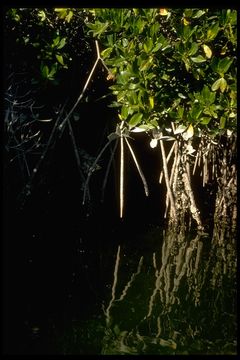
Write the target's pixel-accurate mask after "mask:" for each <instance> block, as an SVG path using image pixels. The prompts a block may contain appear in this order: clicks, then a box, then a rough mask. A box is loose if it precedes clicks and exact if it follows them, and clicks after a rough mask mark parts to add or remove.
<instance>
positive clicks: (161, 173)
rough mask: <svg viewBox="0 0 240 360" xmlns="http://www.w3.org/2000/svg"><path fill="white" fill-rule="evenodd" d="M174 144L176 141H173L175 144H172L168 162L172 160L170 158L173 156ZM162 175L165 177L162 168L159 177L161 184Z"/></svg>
mask: <svg viewBox="0 0 240 360" xmlns="http://www.w3.org/2000/svg"><path fill="white" fill-rule="evenodd" d="M174 146H175V142H174V143H173V145H172V147H171V149H170V151H169V153H168V156H167V163H168V161H169V160H170V158H171V156H172V153H173V149H174ZM162 177H163V171H162V170H161V172H160V177H159V183H160V184H161V182H162Z"/></svg>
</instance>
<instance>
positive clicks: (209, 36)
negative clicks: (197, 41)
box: [207, 22, 219, 41]
mask: <svg viewBox="0 0 240 360" xmlns="http://www.w3.org/2000/svg"><path fill="white" fill-rule="evenodd" d="M218 31H219V23H218V22H217V23H214V24H213V25H212V26H211V27H210V28H209V29H208V31H207V41H211V40H213V39H214V38H215V37H216V36H217V34H218Z"/></svg>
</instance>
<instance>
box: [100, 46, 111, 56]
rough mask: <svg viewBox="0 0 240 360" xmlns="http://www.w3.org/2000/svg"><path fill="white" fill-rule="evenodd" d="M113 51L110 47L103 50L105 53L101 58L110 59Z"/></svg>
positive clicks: (102, 53)
mask: <svg viewBox="0 0 240 360" xmlns="http://www.w3.org/2000/svg"><path fill="white" fill-rule="evenodd" d="M112 49H113V48H111V47H109V48H107V49H105V50H103V51H102V52H101V57H102V58H103V59H106V58H108V57H109V55H110V54H111V52H112Z"/></svg>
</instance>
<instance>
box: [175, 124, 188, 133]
mask: <svg viewBox="0 0 240 360" xmlns="http://www.w3.org/2000/svg"><path fill="white" fill-rule="evenodd" d="M186 128H187V126H185V125H179V126H178V127H177V128H176V129H175V131H174V135H177V134H182V133H183V132H184V131H185V130H186Z"/></svg>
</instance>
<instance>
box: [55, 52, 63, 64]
mask: <svg viewBox="0 0 240 360" xmlns="http://www.w3.org/2000/svg"><path fill="white" fill-rule="evenodd" d="M56 58H57V61H58V62H59V63H60V64H61V65H64V61H63V57H62V55H58V54H56Z"/></svg>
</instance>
